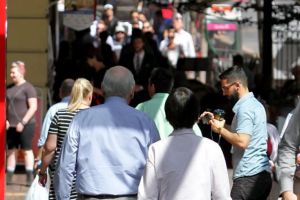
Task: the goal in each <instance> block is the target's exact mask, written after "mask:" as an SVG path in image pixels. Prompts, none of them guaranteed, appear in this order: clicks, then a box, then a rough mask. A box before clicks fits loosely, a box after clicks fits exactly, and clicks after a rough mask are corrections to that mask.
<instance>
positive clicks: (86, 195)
mask: <svg viewBox="0 0 300 200" xmlns="http://www.w3.org/2000/svg"><path fill="white" fill-rule="evenodd" d="M79 196H82V197H83V198H87V199H88V198H95V199H116V198H120V197H137V194H124V195H123V194H122V195H111V194H99V195H88V194H79Z"/></svg>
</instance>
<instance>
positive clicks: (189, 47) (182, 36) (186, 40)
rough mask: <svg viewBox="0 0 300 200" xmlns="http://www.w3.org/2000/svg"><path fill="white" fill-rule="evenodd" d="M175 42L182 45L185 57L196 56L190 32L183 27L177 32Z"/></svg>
mask: <svg viewBox="0 0 300 200" xmlns="http://www.w3.org/2000/svg"><path fill="white" fill-rule="evenodd" d="M174 42H175V44H178V45H180V46H181V47H182V50H183V54H184V57H186V58H194V57H196V52H195V46H194V42H193V38H192V36H191V34H190V33H188V32H186V31H185V30H183V29H182V30H180V31H179V32H175V38H174Z"/></svg>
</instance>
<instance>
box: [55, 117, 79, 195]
mask: <svg viewBox="0 0 300 200" xmlns="http://www.w3.org/2000/svg"><path fill="white" fill-rule="evenodd" d="M75 118H76V116H75ZM75 118H74V119H73V121H72V122H71V124H70V127H69V129H68V132H67V134H66V137H65V140H64V142H63V145H62V149H61V154H60V157H59V159H58V164H57V168H56V172H55V175H54V188H55V194H56V198H57V199H61V200H67V199H70V194H71V188H72V181H73V178H74V174H75V173H76V171H75V167H76V155H77V151H78V141H79V126H78V123H77V122H76V119H75Z"/></svg>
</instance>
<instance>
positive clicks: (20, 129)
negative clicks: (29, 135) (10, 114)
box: [16, 122, 24, 133]
mask: <svg viewBox="0 0 300 200" xmlns="http://www.w3.org/2000/svg"><path fill="white" fill-rule="evenodd" d="M23 130H24V125H23V124H22V123H21V122H19V123H18V124H17V126H16V131H17V132H19V133H21V132H22V131H23Z"/></svg>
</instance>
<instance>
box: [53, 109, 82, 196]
mask: <svg viewBox="0 0 300 200" xmlns="http://www.w3.org/2000/svg"><path fill="white" fill-rule="evenodd" d="M78 111H79V110H76V111H75V112H70V111H68V110H67V109H62V110H59V111H57V113H56V114H55V115H54V117H53V119H52V122H51V125H50V128H49V131H48V132H49V134H55V135H57V144H56V150H55V154H54V157H53V159H52V161H51V164H50V176H51V185H50V191H49V199H55V193H54V187H53V177H54V172H55V170H56V166H57V162H58V158H59V155H60V152H61V147H62V144H63V141H64V138H65V135H66V133H67V131H68V128H69V125H70V123H71V122H72V120H73V117H74V116H75V115H76V113H78ZM75 183H76V177H74V179H73V185H72V191H71V195H70V199H77V193H76V189H75Z"/></svg>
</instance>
